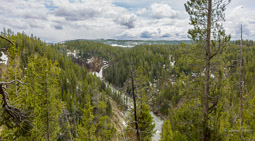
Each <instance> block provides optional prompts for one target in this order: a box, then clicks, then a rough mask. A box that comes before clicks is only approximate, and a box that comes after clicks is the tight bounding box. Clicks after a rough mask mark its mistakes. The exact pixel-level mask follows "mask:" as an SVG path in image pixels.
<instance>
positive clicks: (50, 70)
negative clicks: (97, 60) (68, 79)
mask: <svg viewBox="0 0 255 141" xmlns="http://www.w3.org/2000/svg"><path fill="white" fill-rule="evenodd" d="M30 59H31V60H30V63H29V64H28V68H27V78H26V79H27V82H28V84H29V86H30V88H29V91H28V94H30V96H31V98H30V102H31V107H33V108H34V111H33V115H34V121H33V126H34V128H33V129H32V135H31V138H32V139H35V140H37V139H41V138H45V140H54V139H57V133H58V132H59V124H58V118H59V114H60V112H61V103H60V101H59V98H58V96H59V95H60V93H59V89H60V86H59V84H58V74H59V68H58V67H57V64H56V63H54V64H52V62H51V61H50V60H48V59H46V58H43V57H40V56H38V57H37V58H33V57H31V58H30Z"/></svg>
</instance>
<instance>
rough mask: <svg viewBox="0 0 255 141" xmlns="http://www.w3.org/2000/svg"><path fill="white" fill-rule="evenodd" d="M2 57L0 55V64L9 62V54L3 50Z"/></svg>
mask: <svg viewBox="0 0 255 141" xmlns="http://www.w3.org/2000/svg"><path fill="white" fill-rule="evenodd" d="M1 54H2V55H1V57H0V64H1V63H3V64H5V65H7V62H8V56H7V55H6V54H5V53H4V52H3V51H1Z"/></svg>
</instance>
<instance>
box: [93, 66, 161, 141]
mask: <svg viewBox="0 0 255 141" xmlns="http://www.w3.org/2000/svg"><path fill="white" fill-rule="evenodd" d="M107 66H108V65H107V64H106V65H103V66H102V67H101V69H100V71H99V72H93V74H95V75H96V76H97V77H98V78H100V79H101V80H102V81H104V80H103V70H104V69H105V68H106V67H107ZM104 83H105V84H106V86H108V87H110V88H111V89H112V91H115V92H117V93H121V92H120V91H118V90H117V89H115V88H114V87H113V86H111V85H110V84H108V83H107V82H105V81H104ZM122 97H123V99H124V97H125V95H124V94H122ZM132 102H133V101H132V100H131V98H129V97H128V109H130V108H132V105H133V103H132ZM127 111H128V110H127ZM150 114H151V116H152V117H153V119H154V121H155V128H154V130H156V133H155V134H154V136H153V137H152V141H158V140H159V139H160V133H161V131H162V125H163V123H164V121H163V120H162V119H161V118H160V117H159V116H157V115H155V114H154V113H153V111H151V112H150ZM123 115H124V118H123V116H120V117H121V118H120V119H119V120H121V121H119V122H120V123H122V125H123V126H122V127H121V128H124V127H125V126H126V123H127V121H126V119H127V115H128V114H127V112H126V113H123ZM119 130H120V129H119ZM121 130H123V129H121Z"/></svg>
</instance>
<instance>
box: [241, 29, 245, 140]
mask: <svg viewBox="0 0 255 141" xmlns="http://www.w3.org/2000/svg"><path fill="white" fill-rule="evenodd" d="M242 33H243V29H242V25H241V40H240V139H241V140H242V137H243V132H242V127H243V84H244V81H243V74H242V65H243V46H242V38H243V37H242V36H243V34H242Z"/></svg>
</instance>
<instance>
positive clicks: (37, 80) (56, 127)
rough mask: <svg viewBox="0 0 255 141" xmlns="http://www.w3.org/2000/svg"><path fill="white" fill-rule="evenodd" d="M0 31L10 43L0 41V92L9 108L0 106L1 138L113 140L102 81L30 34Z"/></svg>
mask: <svg viewBox="0 0 255 141" xmlns="http://www.w3.org/2000/svg"><path fill="white" fill-rule="evenodd" d="M1 35H2V36H4V37H7V38H8V39H10V40H12V41H13V42H14V45H11V44H10V43H8V42H7V41H5V40H0V43H1V44H0V47H1V49H2V50H3V51H4V52H5V53H6V54H7V55H8V65H7V66H5V65H3V64H1V65H2V66H5V67H1V70H2V72H3V73H1V74H0V82H1V90H3V91H1V95H2V98H4V97H3V96H8V99H7V98H6V101H7V102H8V104H9V106H11V107H12V108H10V107H8V106H6V105H3V106H1V113H2V115H1V118H0V121H1V128H2V130H1V133H0V137H1V139H2V140H41V139H45V140H70V139H71V140H74V139H75V140H76V139H77V140H113V138H118V134H119V133H117V132H116V129H115V127H114V126H113V125H112V123H111V120H110V117H111V116H112V108H111V104H110V102H109V95H111V94H112V92H111V90H110V89H109V88H107V87H106V86H105V85H104V83H103V82H101V81H100V80H99V79H98V78H97V77H96V76H94V75H92V74H90V73H89V72H88V71H87V69H86V68H85V67H84V66H80V65H78V64H75V63H74V62H73V61H72V59H70V58H69V57H67V56H66V54H63V50H60V49H59V48H56V47H55V46H54V45H47V44H46V43H44V42H42V41H41V40H40V39H39V38H37V37H34V36H33V35H31V36H28V35H26V34H25V33H17V34H14V33H12V32H11V31H10V30H8V32H2V33H1ZM4 68H6V69H4ZM13 80H14V81H13ZM16 80H19V81H16ZM7 82H11V83H7ZM19 82H21V83H19ZM5 87H6V88H5ZM10 109H11V110H10ZM12 109H14V110H12ZM15 109H16V110H15ZM11 112H13V113H14V114H10V113H11ZM17 117H18V118H17Z"/></svg>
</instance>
